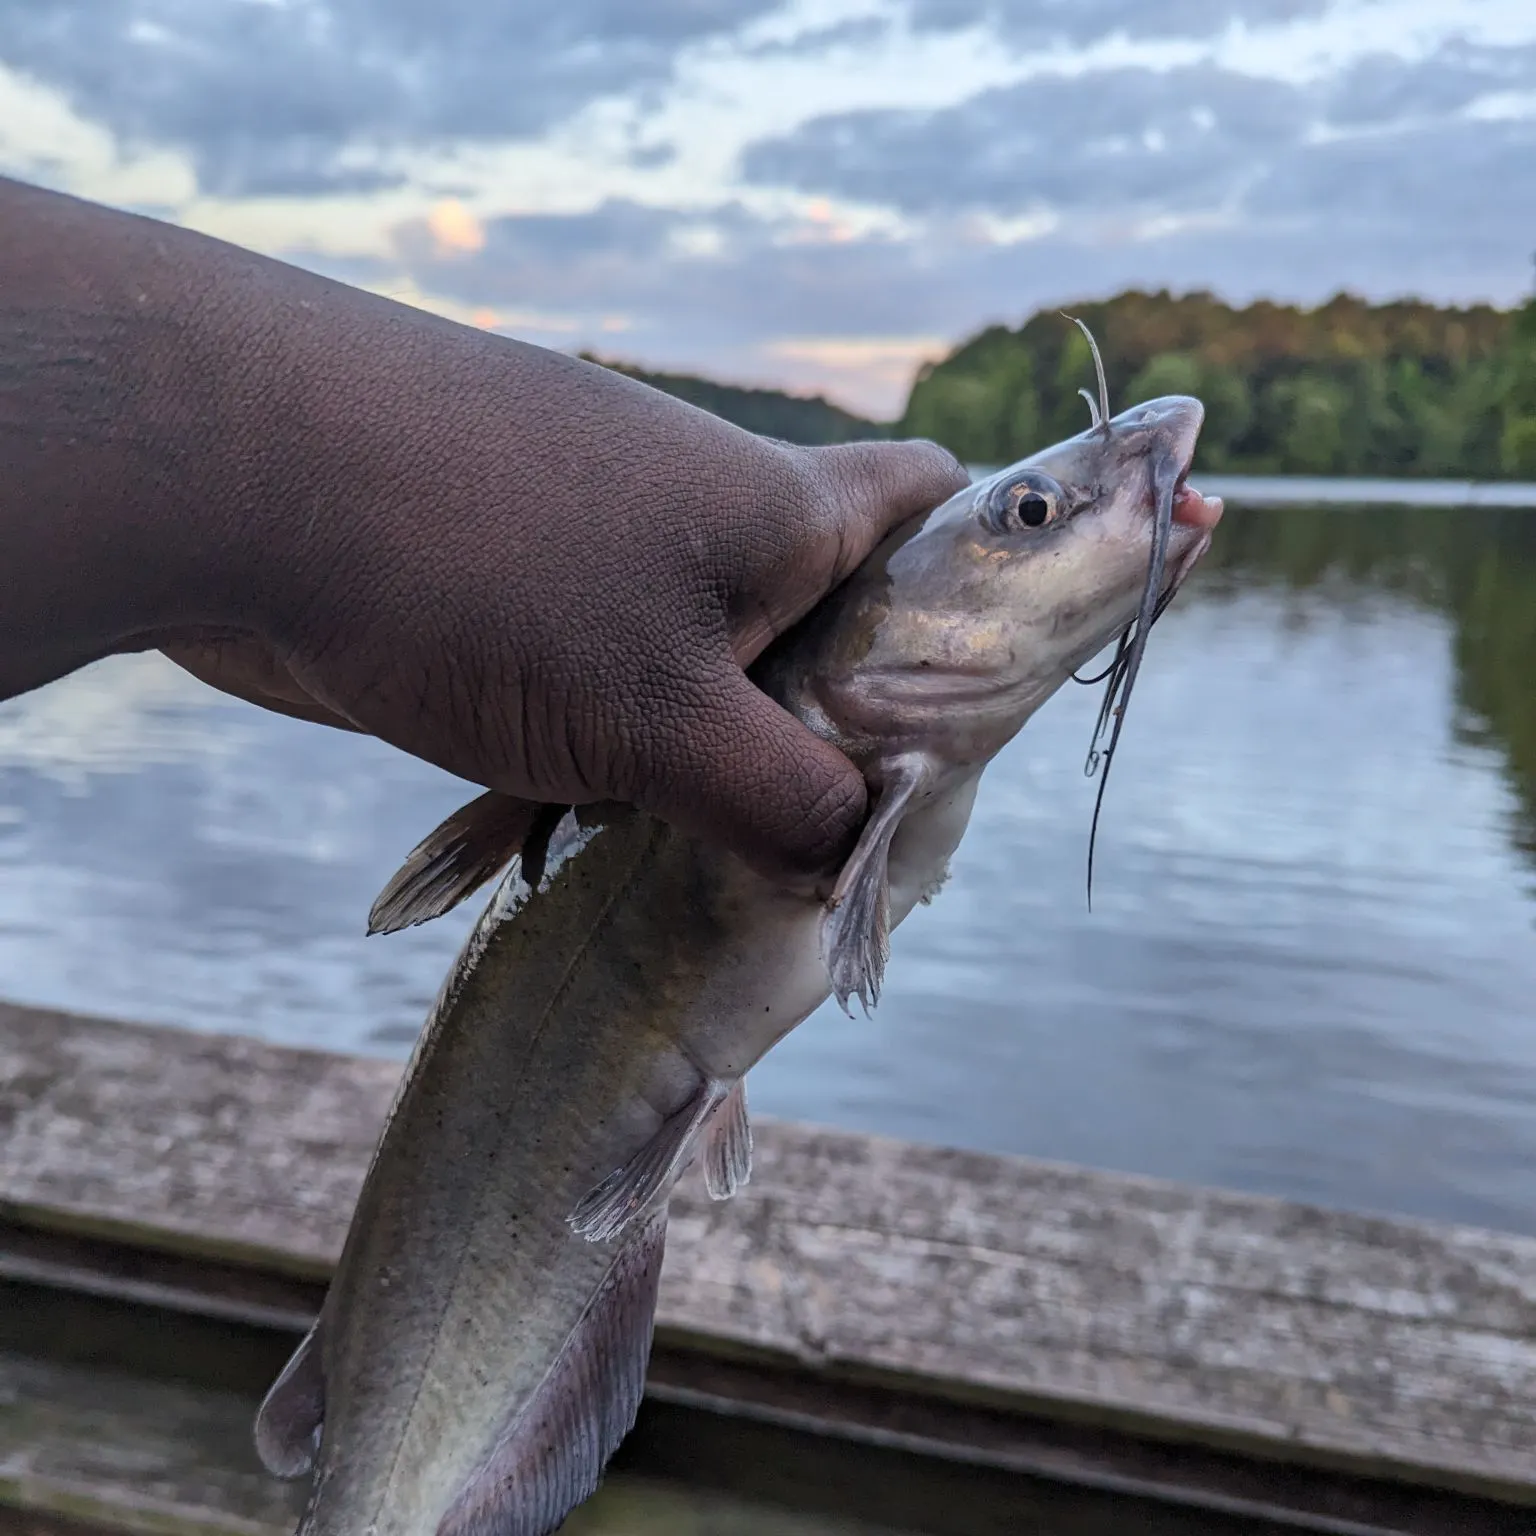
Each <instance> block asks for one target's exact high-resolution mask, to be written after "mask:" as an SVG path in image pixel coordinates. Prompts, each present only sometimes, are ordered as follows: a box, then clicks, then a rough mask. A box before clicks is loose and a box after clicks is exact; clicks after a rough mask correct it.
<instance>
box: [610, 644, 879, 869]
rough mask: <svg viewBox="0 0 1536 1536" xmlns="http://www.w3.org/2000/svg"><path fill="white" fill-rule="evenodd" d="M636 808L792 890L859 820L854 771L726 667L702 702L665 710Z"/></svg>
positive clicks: (829, 865)
mask: <svg viewBox="0 0 1536 1536" xmlns="http://www.w3.org/2000/svg"><path fill="white" fill-rule="evenodd" d="M672 722H673V730H672V733H670V734H669V739H668V740H667V743H666V750H665V751H664V752H663V753H655V752H652V753H650V754H647V755H648V756H650V758H651V761H650V762H649V763H648V764H647V769H648V771H647V772H646V774H645V776H644V781H643V782H642V784H641V785H640V786H639V793H638V794H637V795H636V797H635V798H636V800H637V802H638V803H639V804H640V805H641V806H642V808H643V809H645V810H647V811H650V812H652V813H653V814H654V815H657V816H660V817H661V818H662V819H663V820H666V821H669V822H671V823H673V824H674V825H675V826H678V827H681V828H682V829H683V830H684V831H686V832H690V833H693V834H694V835H696V836H699V837H702V838H705V839H707V840H709V841H711V842H714V843H718V844H720V845H722V846H724V847H726V848H728V849H730V851H731V852H732V853H735V854H736V855H737V856H738V857H740V858H742V859H744V860H745V861H746V862H747V863H748V864H750V865H751V866H752V867H753V868H754V869H755V870H757V871H758V873H759V874H762V875H765V876H767V877H768V878H769V879H771V880H775V881H779V882H782V883H785V884H793V883H798V882H800V881H803V880H805V879H807V878H809V877H812V876H815V875H819V874H823V873H826V872H828V871H830V870H831V869H833V868H835V867H836V865H837V864H838V862H839V861H840V859H841V858H842V857H843V856H844V855H846V853H847V851H848V849H849V848H850V847H851V846H852V843H853V840H854V837H855V835H856V834H857V832H858V829H859V827H860V826H861V825H862V824H863V821H864V815H865V811H866V808H867V802H868V795H867V791H866V789H865V785H864V778H863V775H862V774H861V773H860V772H859V770H858V769H857V768H855V767H854V766H853V764H852V763H850V762H849V761H848V759H847V758H846V757H844V756H843V754H842V753H841V752H839V751H838V750H837V748H836V747H834V746H832V745H831V744H830V743H828V742H825V741H823V740H822V739H821V738H820V737H819V736H815V735H813V734H812V733H811V732H810V731H808V730H807V729H806V728H805V727H804V726H803V725H802V724H801V723H800V722H799V721H798V720H796V719H795V717H794V716H793V715H791V714H789V713H788V712H787V711H786V710H783V709H781V708H780V707H779V706H778V705H777V704H775V703H774V701H773V700H772V699H770V698H769V697H768V695H767V694H765V693H763V692H762V691H761V690H759V689H758V688H756V687H755V686H754V685H753V684H752V682H751V681H750V680H749V679H748V677H747V676H746V674H745V673H744V672H742V671H741V670H740V669H739V668H738V667H736V666H735V665H734V664H732V663H730V662H729V661H727V662H726V663H725V664H723V665H722V666H721V668H720V670H719V673H718V674H716V675H715V676H713V677H711V678H710V679H709V682H708V684H707V686H706V687H705V689H704V690H703V700H702V706H701V707H698V708H695V709H692V710H688V711H678V712H674V713H673V714H672Z"/></svg>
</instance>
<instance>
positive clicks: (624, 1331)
mask: <svg viewBox="0 0 1536 1536" xmlns="http://www.w3.org/2000/svg"><path fill="white" fill-rule="evenodd" d="M666 1235H667V1221H666V1216H665V1215H664V1214H658V1215H656V1216H655V1217H653V1218H652V1219H651V1220H650V1221H649V1222H648V1223H647V1224H646V1225H645V1226H644V1227H643V1228H642V1229H641V1230H640V1231H639V1232H637V1233H635V1234H634V1236H633V1237H632V1238H631V1239H630V1240H629V1241H628V1242H626V1243H625V1244H624V1245H623V1247H622V1248H621V1249H620V1250H619V1253H618V1255H617V1256H616V1258H615V1259H614V1263H613V1267H612V1268H611V1269H610V1270H609V1271H608V1274H607V1277H606V1278H605V1279H604V1281H603V1283H602V1285H601V1287H600V1288H599V1289H598V1292H597V1294H596V1295H595V1296H594V1297H593V1299H592V1301H591V1303H590V1304H589V1305H588V1307H587V1310H586V1312H585V1313H583V1315H582V1318H581V1321H580V1322H579V1323H577V1325H576V1327H575V1328H574V1329H573V1330H572V1331H571V1335H570V1337H569V1338H568V1339H567V1340H566V1341H565V1344H564V1346H563V1348H562V1349H561V1351H560V1354H559V1355H558V1356H557V1357H556V1360H555V1363H554V1364H553V1365H552V1366H551V1367H550V1370H549V1374H548V1375H547V1376H546V1377H545V1378H544V1380H543V1381H542V1382H541V1383H540V1384H539V1387H538V1390H537V1391H536V1392H535V1393H534V1394H533V1396H532V1397H531V1398H530V1399H529V1400H528V1402H527V1403H526V1404H525V1405H524V1406H523V1408H522V1409H521V1411H520V1412H519V1413H518V1414H517V1416H516V1417H515V1418H514V1419H513V1420H512V1422H511V1423H510V1424H509V1425H508V1426H507V1428H506V1429H505V1430H504V1431H503V1432H502V1435H501V1437H500V1439H499V1440H498V1441H497V1443H496V1446H495V1449H494V1450H492V1452H491V1454H490V1455H489V1456H488V1457H487V1458H486V1460H485V1462H484V1463H483V1464H482V1465H481V1467H480V1468H479V1470H478V1471H477V1472H476V1473H475V1474H474V1476H473V1477H472V1478H471V1479H470V1480H469V1482H468V1483H467V1484H466V1485H465V1487H464V1488H463V1489H462V1490H461V1492H460V1493H459V1494H458V1496H457V1497H456V1498H455V1499H454V1501H453V1503H452V1504H450V1505H449V1506H448V1510H447V1513H446V1514H444V1516H443V1517H442V1519H441V1520H440V1521H439V1522H438V1527H437V1536H549V1533H550V1532H552V1531H555V1530H558V1529H559V1527H560V1526H561V1524H562V1523H563V1522H564V1520H565V1518H566V1516H567V1515H569V1514H570V1512H571V1511H572V1510H573V1509H574V1508H575V1507H576V1506H577V1505H578V1504H580V1503H581V1502H582V1500H583V1499H586V1498H589V1497H590V1496H591V1495H592V1494H593V1492H595V1491H596V1488H597V1485H598V1483H599V1481H600V1480H601V1478H602V1475H603V1468H604V1467H605V1466H606V1465H607V1464H608V1460H609V1458H610V1457H611V1456H612V1455H613V1453H614V1451H616V1450H617V1449H618V1447H619V1442H620V1441H621V1440H622V1439H623V1438H624V1436H625V1435H627V1434H628V1433H629V1431H630V1429H631V1427H632V1426H633V1424H634V1422H635V1415H636V1414H637V1413H638V1412H639V1410H640V1399H641V1396H642V1395H643V1393H644V1391H645V1369H646V1365H647V1363H648V1361H649V1359H650V1353H651V1331H652V1327H653V1325H654V1322H655V1317H656V1291H657V1285H658V1282H659V1281H660V1278H661V1259H662V1252H663V1249H664V1248H665V1246H666Z"/></svg>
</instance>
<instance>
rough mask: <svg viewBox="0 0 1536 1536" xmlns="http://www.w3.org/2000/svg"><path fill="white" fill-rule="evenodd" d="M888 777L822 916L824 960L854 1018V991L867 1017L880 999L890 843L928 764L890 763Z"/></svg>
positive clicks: (916, 760)
mask: <svg viewBox="0 0 1536 1536" xmlns="http://www.w3.org/2000/svg"><path fill="white" fill-rule="evenodd" d="M883 778H884V783H883V785H882V787H881V789H880V791H879V794H878V796H877V798H876V800H875V807H874V810H873V811H872V812H871V814H870V817H869V820H868V821H866V822H865V824H864V831H863V833H862V834H861V835H860V837H859V841H858V843H857V845H856V846H855V848H854V850H853V853H852V854H851V855H850V856H849V859H848V862H847V863H846V864H845V865H844V866H843V872H842V873H841V874H840V875H839V876H838V877H837V884H836V886H834V887H833V890H832V896H831V898H830V900H829V901H828V902H827V907H826V910H825V912H823V913H822V917H821V954H822V958H823V960H825V961H826V966H827V974H828V976H830V977H831V980H832V991H833V993H834V995H835V996H836V998H837V1001H838V1006H839V1007H840V1008H841V1009H842V1010H843V1012H844V1013H847V1014H850V1015H851V1014H852V1012H853V1010H852V1009H851V1008H849V1006H848V999H849V998H850V997H852V996H853V995H854V994H855V993H857V995H858V998H859V1001H860V1002H862V1003H863V1004H864V1011H865V1012H866V1013H867V1012H868V1011H869V1010H870V1009H871V1008H873V1007H874V1006H875V1004H876V1003H877V1002H878V1001H879V1000H880V983H881V981H882V980H883V979H884V976H885V962H886V961H887V960H888V959H889V958H890V954H891V944H890V934H891V887H890V872H889V867H888V866H889V860H890V853H891V839H892V838H893V837H894V836H895V835H896V829H897V827H899V826H900V825H901V820H902V817H903V816H905V815H906V813H907V810H908V808H909V807H910V805H911V803H912V799H913V797H914V796H915V795H916V794H917V793H918V792H919V791H920V790H921V789H922V788H923V786H924V785H925V784H926V783H927V781H928V765H927V763H926V762H924V760H923V759H922V758H920V757H917V756H909V757H900V758H897V759H896V760H895V761H894V762H891V763H888V764H886V765H885V767H884V773H883Z"/></svg>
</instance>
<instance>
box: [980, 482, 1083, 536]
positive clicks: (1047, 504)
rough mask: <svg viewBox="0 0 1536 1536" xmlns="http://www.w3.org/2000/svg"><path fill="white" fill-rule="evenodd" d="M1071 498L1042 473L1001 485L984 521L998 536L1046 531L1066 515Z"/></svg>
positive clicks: (991, 497)
mask: <svg viewBox="0 0 1536 1536" xmlns="http://www.w3.org/2000/svg"><path fill="white" fill-rule="evenodd" d="M1066 506H1067V498H1066V495H1065V493H1064V492H1063V491H1062V489H1061V487H1060V486H1059V485H1057V483H1056V482H1055V481H1054V480H1052V479H1051V477H1050V476H1049V475H1044V474H1041V473H1040V472H1039V471H1038V470H1034V471H1030V472H1029V473H1027V474H1023V475H1017V476H1015V477H1014V478H1012V479H1009V480H1003V481H1000V482H999V483H998V484H997V485H995V486H994V487H993V488H992V491H991V494H990V495H989V496H988V497H987V500H986V507H985V511H984V514H983V520H984V521H985V522H986V524H987V526H988V527H990V528H991V529H992V531H993V532H994V533H1017V532H1019V531H1020V530H1021V529H1026V528H1043V527H1045V525H1046V524H1047V523H1054V522H1056V521H1057V520H1058V519H1059V518H1060V517H1062V516H1063V515H1064V514H1065V512H1066Z"/></svg>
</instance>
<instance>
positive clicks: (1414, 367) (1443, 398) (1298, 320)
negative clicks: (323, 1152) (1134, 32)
mask: <svg viewBox="0 0 1536 1536" xmlns="http://www.w3.org/2000/svg"><path fill="white" fill-rule="evenodd" d="M1066 307H1067V311H1068V313H1070V314H1075V315H1080V316H1081V317H1082V318H1083V319H1084V320H1085V321H1086V322H1087V324H1088V325H1089V326H1090V327H1091V328H1092V330H1093V333H1094V336H1095V337H1096V338H1097V340H1098V343H1099V347H1100V349H1101V351H1102V352H1103V354H1104V365H1105V369H1106V371H1107V372H1108V375H1109V391H1110V406H1111V409H1112V410H1119V409H1122V408H1123V407H1125V406H1128V405H1133V404H1135V403H1136V402H1137V401H1140V400H1149V399H1151V398H1153V397H1154V396H1156V395H1166V394H1190V395H1198V396H1199V397H1200V399H1201V400H1203V401H1204V402H1205V407H1206V426H1205V430H1204V432H1203V433H1202V435H1201V440H1200V450H1199V454H1198V456H1197V460H1196V462H1197V464H1199V465H1200V466H1201V467H1202V468H1205V469H1208V470H1233V471H1243V472H1248V473H1258V474H1312V475H1394V476H1395V475H1440V476H1452V477H1468V478H1479V479H1492V478H1497V477H1500V476H1515V477H1526V478H1536V299H1533V300H1532V301H1531V302H1530V303H1528V304H1527V305H1526V306H1525V307H1524V308H1523V309H1520V310H1516V311H1513V312H1509V311H1504V310H1497V309H1492V308H1490V307H1488V306H1486V305H1482V306H1478V307H1476V308H1472V309H1440V308H1436V307H1435V306H1433V305H1429V304H1419V303H1396V304H1367V303H1365V302H1364V301H1363V300H1360V299H1356V298H1352V297H1350V296H1348V295H1340V296H1339V297H1337V298H1335V299H1333V300H1331V301H1330V302H1329V303H1327V304H1324V305H1321V306H1320V307H1319V308H1317V309H1296V308H1291V307H1288V306H1285V305H1280V304H1270V303H1258V304H1252V305H1249V306H1248V307H1247V308H1246V309H1233V308H1232V307H1231V306H1229V305H1227V304H1223V303H1221V302H1220V300H1218V299H1216V298H1214V297H1212V296H1211V295H1210V294H1206V293H1192V294H1187V295H1184V296H1182V297H1175V296H1173V295H1172V294H1169V293H1123V294H1120V295H1119V296H1118V297H1116V298H1113V299H1109V300H1107V301H1105V302H1100V303H1083V304H1079V305H1075V306H1073V305H1068V306H1066ZM1092 383H1093V364H1092V362H1091V360H1090V358H1089V355H1088V346H1087V343H1086V342H1085V341H1084V340H1083V338H1082V336H1081V334H1080V333H1079V332H1078V331H1077V328H1076V327H1075V326H1072V325H1069V324H1068V323H1067V322H1066V321H1065V320H1063V319H1062V317H1061V315H1060V314H1059V313H1057V312H1056V311H1054V310H1051V311H1042V312H1041V313H1038V314H1035V315H1033V316H1031V317H1030V319H1028V320H1027V321H1026V322H1025V323H1024V324H1023V325H1022V326H1021V327H1020V328H1019V329H1018V330H1009V329H1007V328H1006V327H1004V326H993V327H991V328H990V329H988V330H985V331H982V332H981V333H980V334H979V335H976V336H973V337H972V338H971V339H970V340H969V341H967V342H965V343H964V344H962V345H961V346H959V347H958V348H956V349H955V351H954V352H952V353H951V354H950V355H949V356H948V357H946V358H945V359H944V360H943V361H942V362H939V363H935V364H932V365H930V366H928V367H926V368H924V369H923V370H922V371H921V372H920V373H919V374H918V377H917V381H916V383H915V384H914V385H913V388H912V393H911V396H910V398H909V399H908V401H907V408H906V411H905V413H904V414H903V416H902V419H901V421H900V422H899V423H897V427H896V430H897V432H898V434H900V435H902V436H916V437H932V438H936V439H937V440H938V441H939V442H941V443H943V444H944V445H945V446H946V447H947V448H950V449H951V450H953V451H954V452H955V453H957V454H958V455H959V456H960V457H961V458H962V459H965V460H966V461H967V462H969V463H980V464H1006V463H1008V462H1010V461H1011V460H1013V459H1016V458H1019V457H1021V456H1022V455H1024V454H1026V453H1029V452H1032V451H1033V450H1034V449H1036V448H1038V447H1040V446H1041V445H1043V444H1046V443H1051V442H1055V441H1057V440H1058V439H1060V438H1062V437H1066V436H1069V435H1071V434H1072V433H1074V432H1077V431H1080V430H1081V429H1082V428H1083V427H1084V426H1085V425H1086V424H1087V407H1086V406H1085V405H1084V404H1083V402H1082V400H1081V399H1079V398H1078V395H1077V391H1078V389H1079V388H1080V387H1083V386H1088V387H1091V386H1092Z"/></svg>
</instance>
